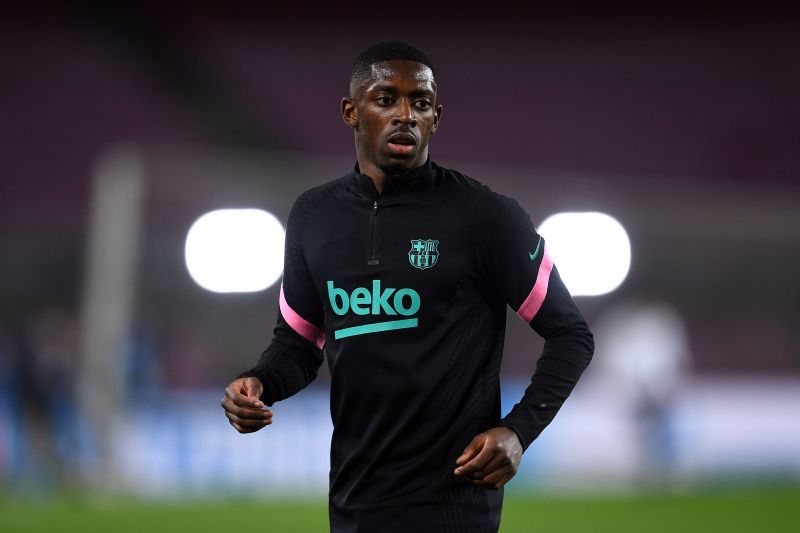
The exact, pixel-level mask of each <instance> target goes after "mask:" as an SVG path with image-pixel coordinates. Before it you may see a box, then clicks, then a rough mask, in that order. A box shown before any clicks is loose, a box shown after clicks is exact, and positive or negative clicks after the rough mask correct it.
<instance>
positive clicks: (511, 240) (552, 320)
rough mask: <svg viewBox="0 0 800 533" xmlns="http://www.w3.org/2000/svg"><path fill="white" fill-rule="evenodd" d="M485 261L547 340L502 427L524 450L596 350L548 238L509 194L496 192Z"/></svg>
mask: <svg viewBox="0 0 800 533" xmlns="http://www.w3.org/2000/svg"><path fill="white" fill-rule="evenodd" d="M487 211H488V213H489V214H488V216H487V218H485V219H484V223H483V228H482V229H483V231H482V232H481V233H482V235H483V241H484V242H483V243H482V244H481V245H480V246H479V251H480V253H481V256H480V261H481V264H482V266H483V268H484V273H485V275H486V276H487V278H488V281H489V283H490V284H491V285H492V286H493V291H494V293H495V294H497V295H498V297H502V298H503V299H504V300H505V303H507V304H508V305H509V306H511V308H512V309H514V310H515V311H516V312H517V315H518V316H519V317H520V318H521V319H522V320H524V321H525V322H527V323H528V324H529V325H530V326H531V328H532V329H533V330H534V331H536V332H537V333H538V334H539V335H541V336H542V337H543V338H544V339H545V345H544V349H543V351H542V354H541V356H540V358H539V360H538V362H537V365H536V370H535V371H534V374H533V377H532V378H531V383H530V385H529V386H528V388H527V390H526V391H525V394H524V395H523V397H522V399H521V400H520V401H519V403H517V404H516V405H515V406H514V407H513V408H512V409H511V412H509V414H508V415H507V416H505V417H504V418H503V419H502V420H501V422H500V425H502V426H506V427H509V428H510V429H512V430H514V432H516V433H517V435H518V436H519V439H520V442H521V443H522V446H523V449H527V448H528V446H530V444H531V442H533V440H534V439H536V437H538V436H539V434H540V433H541V432H542V430H544V428H545V427H547V425H548V424H549V423H550V422H551V421H552V420H553V418H554V417H555V415H556V413H557V412H558V410H559V409H560V408H561V406H562V405H563V403H564V401H565V400H566V399H567V397H568V396H569V394H570V393H571V392H572V389H573V388H574V387H575V384H576V383H577V382H578V379H579V378H580V376H581V374H582V373H583V371H584V369H585V368H586V367H587V365H588V364H589V362H590V360H591V358H592V354H593V352H594V339H593V336H592V333H591V331H590V330H589V327H588V325H587V324H586V321H585V320H584V318H583V316H582V315H581V312H580V311H579V310H578V307H577V306H576V305H575V302H574V300H573V299H572V297H571V296H570V294H569V291H568V290H567V288H566V287H565V286H564V283H563V282H562V281H561V277H560V276H559V274H558V269H557V268H556V267H555V265H554V264H553V259H552V257H551V256H550V252H549V250H548V247H547V244H546V243H545V239H544V238H542V237H541V236H540V235H539V234H538V233H537V232H536V230H535V228H534V226H533V223H532V222H531V220H530V217H529V216H528V214H527V213H526V212H525V211H524V210H523V209H522V208H521V207H520V206H519V204H518V203H517V202H516V201H515V200H513V199H510V198H507V197H505V196H502V195H499V194H495V195H493V202H492V207H491V208H490V209H489V210H487Z"/></svg>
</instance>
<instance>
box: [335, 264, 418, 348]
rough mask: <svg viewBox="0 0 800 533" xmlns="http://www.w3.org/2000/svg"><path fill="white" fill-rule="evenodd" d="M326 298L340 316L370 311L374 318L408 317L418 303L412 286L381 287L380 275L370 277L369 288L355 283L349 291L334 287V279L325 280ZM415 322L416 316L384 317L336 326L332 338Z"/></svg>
mask: <svg viewBox="0 0 800 533" xmlns="http://www.w3.org/2000/svg"><path fill="white" fill-rule="evenodd" d="M328 298H329V299H330V302H331V308H332V309H333V312H334V313H336V314H337V315H339V316H342V315H346V314H347V313H348V312H350V311H352V312H353V313H355V314H357V315H361V316H364V315H373V316H375V317H376V318H378V317H380V316H383V315H386V316H398V315H400V316H404V317H410V316H411V315H414V314H416V313H417V311H419V306H420V299H419V293H418V292H417V291H415V290H414V289H400V290H397V289H393V288H391V287H387V288H385V289H381V280H379V279H374V280H372V291H370V290H369V289H367V288H366V287H357V288H355V289H354V290H353V292H352V293H351V294H347V291H346V290H344V289H340V288H338V287H335V286H334V285H333V281H328ZM417 325H418V321H417V318H416V317H414V318H399V319H396V320H383V321H380V322H373V323H372V324H364V325H361V326H353V327H351V328H343V329H337V330H336V331H334V332H333V338H334V339H343V338H345V337H352V336H354V335H364V334H367V333H377V332H379V331H390V330H393V329H406V328H415V327H417Z"/></svg>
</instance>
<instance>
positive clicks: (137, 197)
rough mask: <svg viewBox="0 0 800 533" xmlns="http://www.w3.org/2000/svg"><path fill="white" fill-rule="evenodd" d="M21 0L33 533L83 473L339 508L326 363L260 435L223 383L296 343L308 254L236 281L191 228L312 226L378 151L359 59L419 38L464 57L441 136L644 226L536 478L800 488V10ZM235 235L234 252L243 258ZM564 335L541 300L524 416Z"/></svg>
mask: <svg viewBox="0 0 800 533" xmlns="http://www.w3.org/2000/svg"><path fill="white" fill-rule="evenodd" d="M7 11H8V12H7V13H5V14H4V16H3V17H2V18H0V66H2V73H3V81H2V83H0V141H1V142H0V160H2V162H3V164H2V168H0V250H2V253H1V254H0V269H1V270H0V271H1V272H2V276H0V500H2V502H5V503H0V506H5V507H3V509H4V510H5V511H6V512H4V513H3V516H5V517H6V518H0V529H1V530H3V531H16V530H19V531H23V530H25V531H27V530H33V529H24V528H23V526H21V525H20V523H21V522H20V523H16V522H13V520H14V519H13V518H9V517H13V516H14V514H13V513H12V512H11V511H10V509H15V508H16V507H13V505H12V503H9V502H17V503H16V504H14V505H23V507H22V508H23V509H29V508H28V507H24V506H25V505H29V503H24V502H31V501H33V502H38V503H37V504H38V505H42V504H46V503H47V502H51V501H61V498H63V497H64V494H68V495H69V494H82V495H84V496H86V497H87V498H89V499H92V498H93V497H96V496H97V495H106V496H108V495H109V494H113V495H123V496H125V497H132V498H134V499H136V500H137V501H138V500H145V501H156V502H161V501H164V500H167V501H171V502H180V501H184V500H192V501H198V500H199V501H214V502H219V501H226V500H227V499H229V498H239V497H246V498H250V499H255V500H256V503H257V504H258V505H261V506H266V505H270V502H286V501H290V502H291V501H297V502H304V501H307V502H309V503H308V505H310V507H309V508H310V509H312V511H311V513H312V514H314V516H317V517H322V522H320V523H322V524H323V525H324V517H325V500H324V499H325V495H326V491H327V472H328V466H329V463H328V446H329V439H330V432H331V425H330V417H329V411H328V396H327V395H328V384H329V379H328V374H327V369H326V368H325V366H323V368H322V370H321V372H320V376H319V378H318V380H317V381H316V382H315V383H314V384H313V385H312V386H311V387H309V388H308V389H307V390H305V391H303V392H301V393H300V394H298V395H297V396H296V397H294V398H292V399H290V400H288V401H285V402H281V403H280V404H277V405H276V407H275V413H276V417H275V423H274V425H273V426H271V427H270V428H268V429H267V430H265V431H262V432H259V433H256V434H253V435H246V436H242V435H238V434H237V433H236V432H235V431H234V430H233V429H232V428H231V427H230V426H229V425H228V423H227V420H226V419H225V417H224V415H223V413H222V410H221V408H220V407H219V399H220V398H221V397H222V394H223V392H222V391H223V389H224V387H225V386H226V385H227V384H228V383H229V382H230V381H231V380H232V379H233V378H234V377H235V376H236V375H237V374H238V373H240V372H241V371H243V370H245V369H247V368H249V367H251V366H253V365H254V364H255V362H256V361H257V360H258V357H259V354H260V352H261V351H262V350H263V349H264V348H265V347H266V346H267V344H268V343H269V340H270V338H271V335H272V328H273V327H274V323H275V319H276V315H277V308H278V303H277V301H278V288H279V285H280V279H279V274H280V272H279V271H280V267H278V271H277V272H274V275H272V277H271V278H270V279H269V280H267V281H265V282H264V283H263V284H262V285H269V286H268V287H266V288H263V290H257V291H254V292H214V291H210V290H207V289H205V288H203V286H201V284H200V282H198V281H196V279H198V276H197V275H196V274H195V273H194V272H192V273H191V274H190V269H191V268H192V267H191V266H190V265H187V254H188V249H187V237H188V235H189V230H190V228H191V227H192V225H193V224H194V223H195V221H197V220H198V218H200V217H201V216H203V215H204V214H206V213H208V212H210V211H215V210H220V209H260V210H264V211H266V212H269V213H272V214H273V215H274V216H275V217H276V218H277V220H278V221H279V222H280V224H282V225H285V222H286V217H287V215H288V212H289V209H290V207H291V204H292V202H293V200H294V198H295V197H296V196H297V195H298V194H300V193H301V192H302V191H304V190H305V189H307V188H309V187H311V186H313V185H316V184H320V183H323V182H325V181H329V180H331V179H334V178H337V177H339V176H341V175H344V174H345V173H347V172H348V171H349V170H350V168H351V167H352V165H353V164H354V162H355V155H354V147H353V137H352V132H351V130H349V128H347V126H346V125H345V124H344V123H343V122H342V120H341V117H340V100H341V97H343V96H344V95H345V92H346V91H347V84H348V78H349V69H350V64H351V62H352V60H353V58H354V57H355V56H356V55H357V54H358V53H359V52H360V51H361V50H363V49H364V48H365V47H366V46H368V45H369V44H371V43H373V42H375V41H378V40H382V39H387V38H397V39H403V40H407V41H410V42H412V43H413V44H416V45H417V46H419V47H421V48H422V49H424V50H425V51H427V53H428V54H429V55H430V56H431V57H432V59H433V61H434V62H435V64H436V67H437V71H438V82H439V98H440V103H442V104H443V106H444V113H443V117H442V126H441V128H440V130H439V132H438V133H437V134H436V135H435V136H434V137H433V139H432V140H431V156H432V159H433V160H434V161H436V162H437V163H438V164H440V165H442V166H445V167H450V168H456V169H459V170H461V171H462V172H464V173H466V174H468V175H470V176H472V177H475V178H477V179H478V180H480V181H482V182H484V183H486V184H488V185H489V186H490V187H492V188H493V189H494V190H496V191H498V192H501V193H503V194H506V195H508V196H512V197H514V198H516V199H517V200H518V201H519V202H520V204H521V205H522V206H523V207H524V208H525V209H526V210H527V211H528V213H529V214H530V215H531V218H532V220H533V221H534V223H535V224H537V225H540V224H541V223H542V222H543V221H545V220H546V219H547V218H548V217H550V216H551V215H554V214H558V213H584V212H600V213H605V214H607V215H609V216H611V217H613V218H614V219H615V220H616V221H618V222H619V224H620V225H621V227H623V228H624V230H625V235H626V237H625V242H627V243H629V253H630V262H629V265H628V264H626V265H623V267H621V268H622V273H621V274H620V276H621V277H620V279H619V280H618V283H617V285H616V286H614V287H610V288H606V289H604V290H603V291H600V292H602V294H596V295H592V296H589V295H586V296H576V301H577V302H578V305H579V306H580V307H581V309H582V310H583V312H584V314H585V315H586V317H587V320H588V321H589V323H590V325H591V326H592V329H593V330H594V333H595V338H596V342H597V350H596V354H595V358H594V361H593V363H592V364H591V365H590V367H589V369H588V370H587V372H586V374H585V375H584V378H583V379H582V381H581V382H580V383H579V385H578V387H577V388H576V390H575V392H574V393H573V396H572V397H571V398H570V399H569V400H568V401H567V403H566V404H565V406H564V408H563V409H562V411H561V413H560V414H559V416H558V417H557V418H556V419H555V421H554V423H553V424H552V425H551V427H549V428H548V429H547V430H546V431H545V432H544V433H543V434H542V436H541V437H540V438H539V439H538V440H537V441H536V442H535V443H534V444H533V445H532V447H531V448H530V449H529V451H528V452H527V453H526V455H525V457H524V459H523V462H522V467H521V470H520V473H519V474H518V475H517V477H516V478H515V479H514V480H513V482H512V483H511V485H510V486H509V488H508V489H507V492H506V494H507V495H508V496H509V497H512V502H513V496H514V495H517V496H519V495H523V494H530V495H531V496H530V500H525V501H531V502H536V501H540V500H541V498H547V497H559V498H560V497H564V498H566V499H567V501H571V499H574V498H581V497H584V498H585V497H586V496H585V495H586V494H591V495H593V497H598V498H606V497H609V498H611V497H616V496H615V495H618V494H620V493H622V494H629V495H630V494H640V493H641V491H647V493H648V494H650V493H653V492H655V493H658V494H667V495H669V494H674V493H676V492H681V493H686V492H687V491H688V492H689V493H693V492H692V491H697V490H701V489H703V488H704V487H709V486H714V487H723V488H726V487H741V486H744V487H750V488H753V487H755V489H753V490H754V494H758V493H760V492H763V491H769V490H776V489H775V487H779V488H780V487H790V488H789V489H786V490H789V493H788V494H789V496H787V498H788V499H791V500H792V501H794V502H795V503H797V502H800V492H798V490H797V488H796V487H797V486H798V484H800V422H798V415H797V413H798V412H800V276H799V275H798V272H800V179H799V178H800V146H798V144H799V143H798V135H797V124H798V123H800V103H799V102H800V100H798V98H797V95H798V94H800V62H798V60H797V57H798V56H797V54H798V51H800V47H799V46H798V44H800V43H798V37H797V31H796V28H797V22H798V20H797V17H795V16H794V14H793V13H786V12H777V11H775V12H770V11H768V10H766V9H765V8H760V9H755V8H752V7H751V8H741V9H739V8H736V7H731V6H728V7H727V8H726V9H725V10H720V11H714V10H713V9H710V8H709V9H707V10H699V11H698V10H697V9H696V8H694V9H688V8H686V9H682V8H676V9H674V10H664V11H661V12H659V11H657V10H656V11H650V12H631V11H625V10H613V11H612V10H610V9H599V8H598V9H594V10H588V11H586V10H577V9H576V10H570V9H566V8H564V9H553V8H550V9H543V8H526V9H519V8H515V9H514V10H508V11H505V10H502V9H499V8H497V9H494V10H492V11H488V10H487V9H486V8H485V7H482V6H481V5H478V4H476V5H474V6H473V5H465V6H463V8H462V9H459V10H457V11H453V10H450V9H445V8H443V7H440V8H436V7H432V6H419V7H418V8H413V7H411V6H407V7H402V8H401V7H398V6H391V8H389V7H388V6H375V5H366V6H360V7H359V6H357V5H349V7H348V8H347V9H345V8H342V10H340V11H334V10H332V9H331V10H325V11H315V10H312V9H310V8H309V9H308V10H302V9H300V8H297V7H295V8H294V9H290V8H287V7H275V6H272V5H266V4H265V5H262V6H260V7H254V6H250V5H247V6H245V5H244V4H242V5H238V6H237V5H236V4H232V5H230V6H226V8H225V9H223V8H222V7H221V6H215V7H204V6H201V5H193V4H189V3H186V4H171V7H170V8H169V9H166V8H165V7H164V6H162V5H161V4H158V3H149V2H148V3H143V4H140V5H137V6H135V7H133V6H128V7H119V6H117V7H114V8H112V7H108V6H105V4H100V3H95V4H91V3H90V4H84V5H83V7H61V6H59V5H55V4H44V5H40V6H37V7H30V8H17V9H9V10H7ZM792 132H794V133H792ZM540 229H541V231H542V233H543V234H545V236H546V237H547V234H546V232H545V231H544V229H543V228H541V227H540ZM273 237H274V236H273ZM256 238H259V237H256ZM597 239H599V240H598V242H599V243H600V244H601V245H602V246H601V247H600V248H599V250H600V252H599V254H598V255H595V256H593V257H592V259H591V260H586V259H585V258H584V259H583V260H581V261H579V263H580V264H582V265H583V266H584V267H586V266H589V267H591V268H590V270H591V271H596V270H602V266H601V265H602V264H603V263H605V262H606V260H608V259H609V257H607V256H611V255H612V254H610V253H608V254H607V256H606V257H604V255H606V254H604V252H603V246H605V244H603V241H602V239H603V236H602V235H600V236H598V237H597ZM259 242H261V241H259ZM263 243H264V244H263V246H261V247H260V248H261V249H262V254H265V257H266V259H265V261H268V262H269V261H272V262H273V263H274V262H275V261H277V263H278V264H279V265H280V264H282V243H283V236H282V234H281V233H279V234H278V236H277V237H276V238H272V240H269V239H266V240H264V241H263ZM595 244H597V243H595ZM215 246H217V247H218V248H217V249H214V247H213V246H212V248H211V249H210V250H207V251H206V253H207V257H211V258H213V257H215V256H219V255H224V254H225V251H224V250H222V248H219V247H220V246H221V245H220V244H219V243H217V244H216V245H215ZM254 247H255V245H252V244H251V245H249V248H251V249H252V248H254ZM565 253H566V252H565ZM565 257H566V256H565ZM208 261H213V259H208ZM556 264H557V265H559V256H558V255H556ZM565 265H566V259H565ZM273 269H274V266H273ZM193 276H194V277H193ZM267 277H268V278H269V277H270V276H269V275H268V276H267ZM612 285H613V283H612ZM259 288H261V287H259ZM541 347H542V342H541V340H540V339H539V338H538V337H537V336H536V335H535V334H534V333H533V332H532V331H531V330H530V329H529V328H528V327H527V326H526V325H525V324H524V323H522V322H521V321H520V320H519V319H518V318H517V317H516V316H515V315H514V314H513V313H512V312H509V318H508V329H507V339H506V351H505V359H504V363H503V372H502V379H503V408H504V410H508V409H510V407H511V406H512V405H513V404H514V403H515V402H516V401H517V400H518V399H519V398H520V397H521V395H522V391H523V390H524V388H525V386H526V384H527V382H528V381H529V379H530V376H531V374H532V372H533V369H534V366H535V362H536V358H537V357H538V354H539V353H540V351H541ZM792 487H794V488H792ZM767 493H768V494H773V493H771V492H767ZM781 494H784V493H781ZM581 495H583V496H581ZM667 497H668V496H665V498H667ZM754 497H756V496H754ZM537 498H539V500H537ZM20 502H23V503H20ZM531 505H534V504H531ZM257 508H259V507H257ZM261 508H263V507H261ZM787 508H788V507H787ZM302 509H305V507H303V508H302ZM514 509H515V508H514V507H513V505H511V506H510V507H509V511H508V512H517V511H514ZM26 512H27V511H26ZM519 512H522V511H519ZM315 513H316V514H315ZM301 514H302V513H301ZM779 515H780V513H778V514H777V515H776V514H773V515H771V517H772V518H773V519H776V518H775V517H776V516H779ZM26 516H28V517H29V515H26ZM504 516H505V515H504ZM509 516H511V515H509ZM631 516H634V515H631ZM720 516H722V515H720ZM4 520H6V522H4ZM165 520H166V519H165ZM504 524H506V526H505V527H506V529H505V530H506V531H512V530H519V531H527V529H525V528H524V527H522V526H519V527H520V529H510V528H512V527H516V526H514V524H513V523H512V522H505V518H504ZM617 526H618V527H617V528H616V529H613V528H612V529H609V531H623V530H625V529H624V528H623V527H622V526H621V525H619V524H617ZM31 527H32V526H31ZM42 527H44V526H42ZM309 527H312V526H309ZM320 527H323V526H320ZM776 527H777V526H776ZM15 528H16V529H15ZM275 530H276V531H279V530H282V529H280V528H278V529H275ZM286 530H287V531H289V530H293V529H286ZM294 530H299V529H294ZM310 530H314V529H313V528H312V529H310ZM548 530H549V531H556V530H557V529H555V528H551V529H548ZM562 530H566V529H562ZM598 530H599V529H598ZM774 530H776V531H777V530H782V529H780V528H778V529H774Z"/></svg>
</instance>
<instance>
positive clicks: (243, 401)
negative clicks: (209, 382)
mask: <svg viewBox="0 0 800 533" xmlns="http://www.w3.org/2000/svg"><path fill="white" fill-rule="evenodd" d="M225 396H227V397H228V398H230V399H231V401H232V402H233V403H235V404H236V405H238V406H240V407H250V408H253V409H261V408H262V407H264V402H262V401H261V400H259V399H258V398H252V397H250V396H245V395H244V394H241V393H238V392H236V391H235V390H233V389H232V388H231V387H230V386H228V387H227V388H226V389H225Z"/></svg>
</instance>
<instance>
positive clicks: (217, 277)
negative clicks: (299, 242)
mask: <svg viewBox="0 0 800 533" xmlns="http://www.w3.org/2000/svg"><path fill="white" fill-rule="evenodd" d="M283 244H284V229H283V226H282V225H281V223H280V222H279V221H278V219H277V218H275V216H274V215H273V214H272V213H268V212H267V211H263V210H261V209H218V210H216V211H210V212H208V213H206V214H204V215H203V216H201V217H200V218H198V219H197V220H196V221H195V223H194V224H192V227H191V228H190V229H189V233H188V234H187V235H186V247H185V257H186V268H187V269H188V270H189V274H190V275H191V276H192V279H194V281H195V282H196V283H197V284H198V285H200V286H201V287H203V288H204V289H207V290H209V291H212V292H223V293H227V292H257V291H262V290H264V289H266V288H268V287H270V286H271V285H272V284H274V283H275V282H276V281H277V280H278V278H280V276H281V273H282V272H283Z"/></svg>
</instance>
